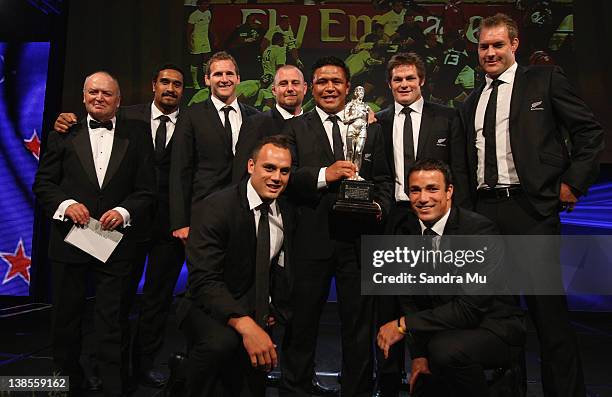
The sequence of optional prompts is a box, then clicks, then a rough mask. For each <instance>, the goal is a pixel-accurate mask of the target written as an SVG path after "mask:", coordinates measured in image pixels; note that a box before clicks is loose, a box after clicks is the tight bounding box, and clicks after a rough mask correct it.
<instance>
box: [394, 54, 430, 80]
mask: <svg viewBox="0 0 612 397" xmlns="http://www.w3.org/2000/svg"><path fill="white" fill-rule="evenodd" d="M403 65H414V67H415V68H416V71H417V75H418V76H419V79H421V80H425V63H424V62H423V59H422V58H421V57H420V56H419V55H418V54H417V53H415V52H408V53H406V52H400V53H397V54H395V55H393V56H392V57H391V59H389V62H388V63H387V81H391V77H392V76H393V69H395V68H397V67H399V66H403Z"/></svg>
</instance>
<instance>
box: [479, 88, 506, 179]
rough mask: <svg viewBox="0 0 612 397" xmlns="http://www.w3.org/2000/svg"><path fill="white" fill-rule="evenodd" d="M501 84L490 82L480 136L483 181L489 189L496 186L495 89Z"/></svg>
mask: <svg viewBox="0 0 612 397" xmlns="http://www.w3.org/2000/svg"><path fill="white" fill-rule="evenodd" d="M501 83H503V81H501V80H497V79H496V80H493V81H492V82H491V95H490V96H489V102H487V109H486V110H485V116H484V124H483V126H482V135H483V136H484V140H485V152H484V160H485V161H484V181H485V183H486V184H487V186H489V188H491V189H492V188H494V187H495V185H497V149H496V145H495V127H496V124H497V120H496V117H497V116H496V113H497V87H499V85H500V84H501Z"/></svg>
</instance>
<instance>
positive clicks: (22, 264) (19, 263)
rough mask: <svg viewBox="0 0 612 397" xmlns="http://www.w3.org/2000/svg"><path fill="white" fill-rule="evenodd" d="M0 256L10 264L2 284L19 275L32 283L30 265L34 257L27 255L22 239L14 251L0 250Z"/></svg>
mask: <svg viewBox="0 0 612 397" xmlns="http://www.w3.org/2000/svg"><path fill="white" fill-rule="evenodd" d="M0 258H2V259H3V260H4V262H6V264H7V265H8V270H7V271H6V274H5V275H4V280H2V284H6V283H8V282H9V281H11V280H12V279H14V278H15V277H17V276H19V277H21V278H22V279H23V281H25V282H26V283H28V285H29V284H30V265H31V264H32V258H30V257H29V256H27V255H26V252H25V248H24V246H23V240H22V239H19V243H18V244H17V248H16V249H15V252H14V253H12V254H11V253H6V252H0Z"/></svg>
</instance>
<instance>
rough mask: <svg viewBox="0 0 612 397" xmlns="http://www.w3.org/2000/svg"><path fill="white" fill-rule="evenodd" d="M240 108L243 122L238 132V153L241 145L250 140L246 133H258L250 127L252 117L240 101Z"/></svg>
mask: <svg viewBox="0 0 612 397" xmlns="http://www.w3.org/2000/svg"><path fill="white" fill-rule="evenodd" d="M238 108H239V109H240V117H241V118H242V124H241V125H240V132H238V140H237V141H236V153H238V149H239V148H240V147H241V145H242V143H243V142H245V141H247V142H248V141H249V139H247V137H245V135H246V134H254V133H256V131H252V130H251V128H250V126H251V119H250V117H249V115H247V112H246V109H245V107H244V105H242V104H241V103H238ZM217 118H218V117H217Z"/></svg>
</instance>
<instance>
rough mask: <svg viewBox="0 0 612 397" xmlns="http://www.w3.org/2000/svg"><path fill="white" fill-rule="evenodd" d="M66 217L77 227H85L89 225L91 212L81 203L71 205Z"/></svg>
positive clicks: (67, 209) (65, 214)
mask: <svg viewBox="0 0 612 397" xmlns="http://www.w3.org/2000/svg"><path fill="white" fill-rule="evenodd" d="M64 216H67V217H68V218H70V220H72V222H74V223H76V224H77V225H81V226H85V225H87V224H88V223H89V210H88V209H87V207H85V206H84V205H83V204H81V203H74V204H70V205H69V206H68V208H66V211H65V212H64Z"/></svg>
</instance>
